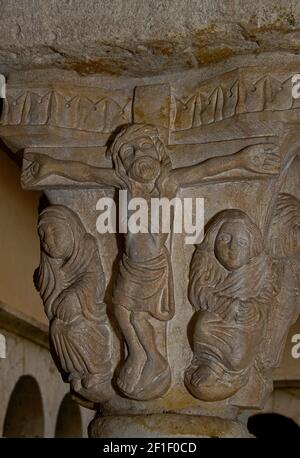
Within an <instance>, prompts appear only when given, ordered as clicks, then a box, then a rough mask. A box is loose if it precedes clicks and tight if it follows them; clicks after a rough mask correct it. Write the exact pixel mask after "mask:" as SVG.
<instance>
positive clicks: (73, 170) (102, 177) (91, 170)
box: [22, 152, 120, 188]
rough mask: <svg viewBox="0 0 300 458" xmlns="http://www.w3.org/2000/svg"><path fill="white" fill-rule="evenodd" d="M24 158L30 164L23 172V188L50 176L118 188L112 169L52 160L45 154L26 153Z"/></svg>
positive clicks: (118, 183)
mask: <svg viewBox="0 0 300 458" xmlns="http://www.w3.org/2000/svg"><path fill="white" fill-rule="evenodd" d="M24 158H25V159H26V160H27V161H29V162H30V164H29V165H28V167H26V168H25V169H24V170H23V173H22V184H23V186H25V187H27V188H28V187H30V186H35V185H38V184H39V182H40V181H41V180H43V179H45V178H47V177H49V176H51V175H58V176H61V177H65V178H69V179H70V180H73V181H77V182H79V183H85V182H86V183H95V184H97V185H100V186H107V187H120V180H118V178H117V175H116V173H115V171H114V170H113V169H109V168H103V167H94V166H91V165H88V164H84V163H83V162H78V161H66V160H60V159H53V158H52V157H50V156H48V155H46V154H40V153H33V152H28V153H26V154H25V155H24Z"/></svg>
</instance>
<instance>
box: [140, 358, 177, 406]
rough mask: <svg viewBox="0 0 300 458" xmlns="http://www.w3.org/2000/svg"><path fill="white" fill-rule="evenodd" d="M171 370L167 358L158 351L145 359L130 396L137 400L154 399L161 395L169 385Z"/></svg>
mask: <svg viewBox="0 0 300 458" xmlns="http://www.w3.org/2000/svg"><path fill="white" fill-rule="evenodd" d="M170 383H171V372H170V367H169V364H168V362H167V360H166V359H165V358H164V357H163V356H162V355H161V354H160V353H158V354H157V355H155V357H153V355H152V356H151V358H148V359H147V360H146V363H145V366H144V369H143V371H142V374H141V377H140V379H139V381H138V383H137V384H136V386H135V388H134V391H133V392H132V393H131V397H133V398H134V399H139V400H149V399H154V398H156V397H158V396H162V395H163V394H164V393H165V392H166V391H167V390H168V388H169V387H170Z"/></svg>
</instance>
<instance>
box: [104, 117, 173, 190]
mask: <svg viewBox="0 0 300 458" xmlns="http://www.w3.org/2000/svg"><path fill="white" fill-rule="evenodd" d="M110 152H111V155H112V160H113V163H114V167H115V170H116V172H117V174H118V175H119V176H120V177H121V178H123V179H124V180H125V181H126V178H129V179H130V180H133V181H136V182H139V183H145V184H149V183H155V182H156V180H157V179H158V178H159V176H160V175H161V172H162V168H163V167H164V163H165V162H166V160H168V156H167V155H166V153H165V150H164V146H163V144H162V142H161V140H160V139H159V133H158V130H157V128H156V127H154V126H151V125H148V124H131V125H129V126H126V127H124V128H123V129H122V130H121V131H120V132H119V133H118V134H117V136H116V138H115V140H114V142H113V143H112V145H111V147H110Z"/></svg>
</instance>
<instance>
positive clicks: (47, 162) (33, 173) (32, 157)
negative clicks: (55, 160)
mask: <svg viewBox="0 0 300 458" xmlns="http://www.w3.org/2000/svg"><path fill="white" fill-rule="evenodd" d="M24 159H26V160H27V161H29V162H30V164H29V165H28V166H27V167H26V168H25V169H24V170H23V172H22V177H21V180H22V183H23V185H33V184H37V183H39V181H41V180H42V179H43V178H46V177H47V176H48V175H49V174H50V173H51V167H50V166H51V161H52V158H51V157H50V156H48V155H46V154H38V153H31V152H30V153H26V154H25V155H24Z"/></svg>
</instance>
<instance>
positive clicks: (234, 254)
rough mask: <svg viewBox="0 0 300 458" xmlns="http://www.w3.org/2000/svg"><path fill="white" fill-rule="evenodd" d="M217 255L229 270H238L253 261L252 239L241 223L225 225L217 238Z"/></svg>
mask: <svg viewBox="0 0 300 458" xmlns="http://www.w3.org/2000/svg"><path fill="white" fill-rule="evenodd" d="M215 255H216V258H217V259H218V261H219V262H220V263H221V264H222V265H223V266H224V267H225V268H226V269H227V270H231V271H232V270H237V269H239V268H240V267H242V266H244V265H245V264H247V263H248V262H249V261H250V259H251V238H250V234H249V232H248V230H247V228H246V226H245V225H244V224H243V223H242V222H241V221H231V222H226V223H224V224H223V225H222V226H221V228H220V230H219V232H218V234H217V237H216V241H215Z"/></svg>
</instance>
